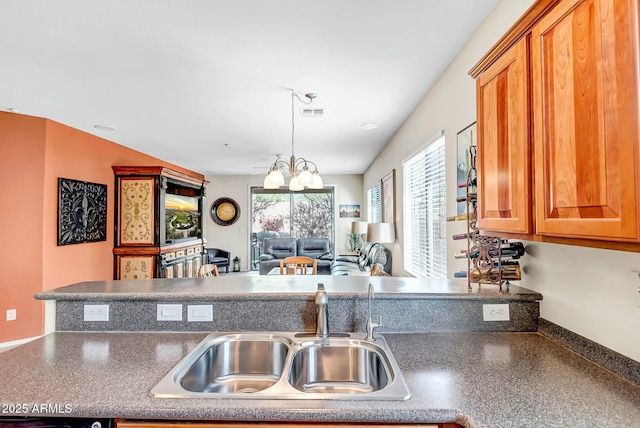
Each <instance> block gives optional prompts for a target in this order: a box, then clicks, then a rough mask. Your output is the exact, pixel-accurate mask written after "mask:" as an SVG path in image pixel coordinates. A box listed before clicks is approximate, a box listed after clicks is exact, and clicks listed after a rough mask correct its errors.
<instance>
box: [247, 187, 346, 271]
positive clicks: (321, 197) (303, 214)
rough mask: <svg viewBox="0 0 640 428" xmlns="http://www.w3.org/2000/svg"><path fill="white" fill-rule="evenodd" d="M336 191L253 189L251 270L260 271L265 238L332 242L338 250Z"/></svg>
mask: <svg viewBox="0 0 640 428" xmlns="http://www.w3.org/2000/svg"><path fill="white" fill-rule="evenodd" d="M334 207H335V205H334V188H333V187H325V188H324V189H305V190H303V191H300V192H292V191H290V190H289V189H264V188H262V187H252V188H251V213H252V217H251V219H252V222H251V249H252V251H251V269H254V270H255V269H258V268H259V264H258V261H259V258H260V255H261V254H262V246H263V242H264V239H265V238H289V237H291V238H329V241H330V243H331V248H332V249H333V248H335V232H334V230H335V224H334V222H335V220H334V217H335V216H334V209H335V208H334Z"/></svg>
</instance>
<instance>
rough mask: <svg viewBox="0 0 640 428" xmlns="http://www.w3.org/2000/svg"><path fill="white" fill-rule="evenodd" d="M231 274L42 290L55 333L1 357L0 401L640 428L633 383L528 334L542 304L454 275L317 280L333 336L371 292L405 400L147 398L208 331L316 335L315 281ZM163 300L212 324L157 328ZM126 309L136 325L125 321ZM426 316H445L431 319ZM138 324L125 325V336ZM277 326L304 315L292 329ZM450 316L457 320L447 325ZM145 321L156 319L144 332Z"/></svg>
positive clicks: (231, 416)
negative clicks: (91, 317)
mask: <svg viewBox="0 0 640 428" xmlns="http://www.w3.org/2000/svg"><path fill="white" fill-rule="evenodd" d="M239 278H240V277H236V278H234V277H233V276H229V277H218V278H204V279H183V280H150V281H143V282H136V283H135V284H134V283H133V282H131V283H129V282H124V281H106V282H95V283H80V284H75V285H71V286H68V287H62V288H60V289H57V290H53V291H50V292H46V293H41V294H39V295H38V298H41V299H53V300H55V301H56V307H57V309H56V310H57V315H58V317H59V319H58V325H59V327H61V328H59V329H58V331H57V332H55V333H52V334H49V335H47V336H45V337H43V338H40V339H38V340H35V341H33V342H30V343H28V344H25V345H22V346H20V347H18V348H15V349H12V350H10V351H7V352H4V353H2V354H0V404H5V403H6V404H9V403H25V404H28V405H31V404H39V403H51V402H56V403H64V404H68V405H69V406H70V407H71V413H69V414H68V415H49V416H51V417H56V416H60V417H61V416H66V417H68V416H73V417H94V418H126V419H130V420H181V421H182V420H199V421H219V422H242V421H244V422H250V421H259V422H268V421H272V422H302V423H305V422H312V421H313V422H322V423H351V422H358V423H362V422H370V423H391V424H415V423H421V424H426V423H436V424H437V423H452V422H453V423H457V424H460V425H462V426H465V427H507V426H518V427H553V426H558V427H560V426H562V427H587V426H589V427H590V426H598V427H631V426H640V388H639V387H638V386H636V385H633V384H631V383H629V382H627V381H625V380H623V379H622V378H620V377H618V376H616V375H614V374H612V373H610V372H608V371H606V370H604V369H602V368H600V367H598V366H597V365H595V364H593V363H591V362H589V361H588V360H586V359H584V358H582V357H580V356H578V355H577V354H575V353H573V352H571V351H569V350H567V349H566V348H564V347H562V346H560V345H558V344H557V343H555V342H554V341H552V340H549V339H548V338H546V337H544V336H543V335H541V334H539V333H537V332H536V330H537V304H538V301H539V300H540V299H541V298H542V296H540V295H539V294H538V293H534V292H531V291H529V290H526V289H523V288H520V287H515V286H512V287H511V288H510V289H509V291H508V292H506V293H500V292H498V290H497V289H494V288H491V287H485V286H483V287H482V288H481V289H480V288H477V287H474V288H473V289H472V290H470V291H469V290H467V289H466V283H465V282H464V281H455V280H443V281H437V280H416V279H410V278H366V277H360V278H358V277H355V278H348V277H347V278H343V279H340V278H331V279H330V280H329V279H327V280H326V281H324V282H325V286H326V288H327V291H328V293H329V315H330V330H333V331H342V330H345V331H363V329H364V325H363V324H362V322H363V319H364V314H365V311H366V289H367V285H368V283H369V282H371V283H373V284H374V286H375V287H376V299H375V300H374V306H373V314H374V316H376V317H377V314H379V313H382V315H383V316H382V319H383V325H384V328H382V329H380V333H382V334H383V336H384V337H385V339H386V341H387V343H388V344H389V347H390V349H391V351H392V352H393V354H394V356H395V358H396V360H397V362H398V364H399V367H400V370H401V371H402V374H403V375H404V378H405V380H406V382H407V386H408V387H409V390H410V392H411V398H410V399H409V400H405V401H366V400H360V401H355V400H310V399H304V400H256V399H251V398H247V399H225V398H221V399H210V398H202V399H200V398H198V399H167V398H152V397H150V396H149V395H148V392H149V390H150V389H151V388H152V387H153V386H154V385H155V384H156V383H157V382H158V381H159V380H160V379H161V378H162V377H163V376H164V375H165V374H166V373H167V372H168V371H169V370H171V368H173V367H174V366H175V365H176V364H177V363H178V361H180V360H181V359H182V358H183V357H184V356H185V355H186V354H187V353H188V352H189V351H190V350H191V349H193V348H194V347H195V346H196V345H197V344H198V343H199V342H200V341H201V340H202V339H203V338H204V337H205V336H206V335H207V332H208V331H209V330H211V329H210V328H209V326H210V325H224V326H226V327H229V328H227V329H226V330H227V331H243V330H245V331H246V330H294V331H295V330H307V331H312V330H313V325H312V324H313V317H312V316H311V318H309V315H308V314H309V313H310V312H312V311H313V309H314V307H313V300H312V299H313V295H314V293H315V289H316V285H317V281H318V279H317V278H313V277H309V278H304V279H302V278H296V279H292V278H280V279H274V278H267V277H259V278H258V277H256V278H251V279H244V280H240V279H239ZM324 279H325V278H323V280H324ZM238 287H239V288H238ZM159 302H160V304H164V303H173V304H183V310H184V312H183V314H187V306H189V305H195V304H197V305H200V304H211V305H212V306H213V321H211V322H213V323H217V322H218V323H220V324H208V321H202V323H203V324H202V326H203V327H198V328H197V331H196V329H195V328H191V331H185V330H182V327H184V326H185V325H186V324H192V325H194V324H195V325H197V324H200V323H199V322H191V323H189V322H188V321H185V322H184V323H183V322H178V321H164V323H166V324H164V326H165V327H163V328H162V329H160V328H158V327H156V326H155V324H154V323H155V322H156V321H154V319H155V318H156V316H157V311H156V310H155V309H156V308H155V306H156V305H157V304H158V303H159ZM176 302H179V303H176ZM240 302H242V303H243V305H244V306H241V303H240ZM85 304H90V305H93V304H109V305H110V321H108V322H103V324H100V323H99V322H84V321H81V322H76V321H74V318H77V317H78V316H80V319H81V320H82V315H83V314H82V311H81V310H80V309H78V307H82V306H83V305H85ZM476 304H477V305H479V306H478V307H475V306H474V305H476ZM483 304H508V305H509V308H510V311H509V312H510V315H511V321H510V322H506V321H494V322H487V321H485V322H483V321H482V305H483ZM136 305H141V306H136ZM294 305H295V307H297V309H292V308H293V307H294ZM76 306H78V307H76ZM133 308H137V312H136V314H137V317H138V318H135V317H133V315H132V316H131V317H130V318H122V316H123V311H125V310H132V309H133ZM514 308H515V309H514ZM65 310H68V311H69V313H66V314H63V312H64V311H65ZM262 310H267V311H273V312H268V313H267V312H262ZM425 310H427V311H433V312H435V313H436V314H437V315H438V316H444V319H443V320H440V321H438V320H435V319H434V318H430V316H429V314H425V313H422V311H425ZM477 310H479V311H480V312H479V315H478V313H476V311H477ZM149 311H151V313H150V314H149ZM234 311H235V312H234ZM447 311H449V312H450V313H449V314H446V316H445V313H446V312H447ZM451 311H453V313H451ZM463 311H467V312H469V313H471V314H465V313H463ZM134 312H135V311H134ZM287 312H290V313H287ZM394 312H395V313H394ZM247 314H251V316H249V317H247ZM531 314H535V316H533V317H532V316H531ZM477 316H479V317H480V318H479V320H480V321H478V320H477ZM345 317H347V318H346V320H345V319H344V318H345ZM65 318H68V319H66V320H65ZM184 318H185V317H183V319H184ZM135 319H139V321H138V322H137V323H136V324H135V325H131V328H130V329H129V330H130V331H123V330H127V327H128V326H127V325H126V324H125V323H133V322H135V321H134V320H135ZM216 319H218V320H216ZM225 319H226V321H225ZM280 319H284V320H285V321H284V322H290V321H291V320H294V319H301V320H298V321H296V322H294V324H293V325H289V326H288V327H286V326H283V325H282V324H281V323H282V322H283V321H280ZM456 319H460V320H461V326H460V327H458V328H452V326H454V325H455V322H454V321H455V320H456ZM531 319H535V320H536V321H535V322H536V324H535V325H530V323H529V320H531ZM403 320H405V321H403ZM146 323H151V324H149V325H148V327H146V328H145V327H144V325H146ZM158 323H159V322H158ZM225 323H226V324H225ZM84 324H86V325H84ZM106 324H110V326H108V327H106ZM487 324H488V326H490V327H491V328H489V327H488V326H487V327H485V325H487ZM345 326H346V327H345ZM274 327H278V328H274ZM280 327H285V328H280ZM207 329H209V330H207ZM482 329H484V330H482ZM491 329H493V330H494V331H490V330H491ZM517 329H520V330H517ZM65 330H66V331H65ZM81 330H82V331H81ZM218 330H220V331H222V329H218ZM0 416H8V414H6V413H5V414H3V415H0ZM36 416H42V415H36Z"/></svg>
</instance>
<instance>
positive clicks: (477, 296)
mask: <svg viewBox="0 0 640 428" xmlns="http://www.w3.org/2000/svg"><path fill="white" fill-rule="evenodd" d="M319 282H321V283H323V284H324V285H325V287H326V289H327V292H329V293H330V295H331V296H332V297H353V296H362V295H363V294H365V293H366V292H367V285H368V284H369V283H372V284H373V285H374V286H375V289H376V296H384V297H385V298H386V299H429V300H434V299H465V300H469V299H473V300H487V299H491V298H493V299H499V300H504V301H509V300H530V301H534V300H542V295H541V294H540V293H538V292H535V291H532V290H528V289H526V288H522V287H518V286H515V285H511V286H509V287H507V286H504V291H506V292H500V291H499V289H498V287H497V286H495V285H489V284H485V285H483V286H482V287H478V286H477V285H475V284H474V286H473V287H472V288H471V289H469V288H468V287H467V281H466V280H461V279H424V278H407V277H371V276H333V275H295V276H280V275H261V276H259V275H233V274H229V275H222V276H219V277H209V278H181V279H150V280H147V281H140V280H138V281H133V280H132V281H90V282H80V283H77V284H72V285H68V286H66V287H60V288H56V289H55V290H51V291H45V292H42V293H38V294H36V299H41V300H96V299H102V300H132V299H135V300H154V301H161V300H175V299H176V298H177V297H179V298H180V299H181V300H190V299H191V300H197V299H203V298H215V299H217V300H223V299H237V298H238V295H241V296H242V298H243V299H246V300H260V299H272V298H274V297H277V298H278V299H279V300H284V299H294V300H299V299H301V298H307V297H309V296H310V295H312V294H313V293H314V292H315V291H316V289H317V284H318V283H319Z"/></svg>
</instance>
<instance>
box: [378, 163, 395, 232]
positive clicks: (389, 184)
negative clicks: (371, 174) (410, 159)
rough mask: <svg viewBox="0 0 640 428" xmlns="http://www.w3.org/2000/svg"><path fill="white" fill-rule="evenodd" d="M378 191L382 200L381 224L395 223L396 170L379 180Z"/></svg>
mask: <svg viewBox="0 0 640 428" xmlns="http://www.w3.org/2000/svg"><path fill="white" fill-rule="evenodd" d="M380 190H381V193H382V195H381V199H382V222H383V223H395V218H396V170H395V169H392V170H391V172H390V173H389V174H387V175H385V176H384V177H382V180H380Z"/></svg>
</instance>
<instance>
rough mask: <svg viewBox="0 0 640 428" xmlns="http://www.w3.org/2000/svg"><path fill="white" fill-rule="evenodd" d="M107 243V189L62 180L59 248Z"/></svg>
mask: <svg viewBox="0 0 640 428" xmlns="http://www.w3.org/2000/svg"><path fill="white" fill-rule="evenodd" d="M106 240H107V185H106V184H98V183H88V182H86V181H78V180H71V179H69V178H58V245H71V244H82V243H85V242H97V241H106Z"/></svg>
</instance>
